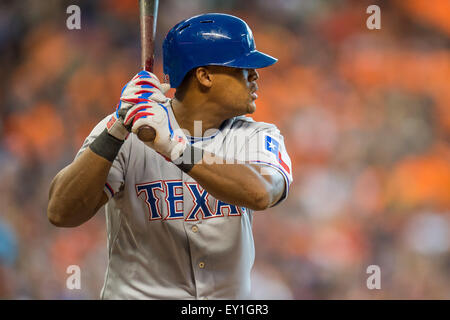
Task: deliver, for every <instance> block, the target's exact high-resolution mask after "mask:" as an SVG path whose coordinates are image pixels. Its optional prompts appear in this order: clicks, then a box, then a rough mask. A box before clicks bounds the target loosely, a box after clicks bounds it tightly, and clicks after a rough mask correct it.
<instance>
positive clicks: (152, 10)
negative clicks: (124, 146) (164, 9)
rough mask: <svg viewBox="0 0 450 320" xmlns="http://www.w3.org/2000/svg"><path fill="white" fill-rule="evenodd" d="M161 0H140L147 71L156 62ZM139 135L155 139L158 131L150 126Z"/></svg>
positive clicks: (143, 58) (143, 60) (143, 139)
mask: <svg viewBox="0 0 450 320" xmlns="http://www.w3.org/2000/svg"><path fill="white" fill-rule="evenodd" d="M158 5H159V0H139V20H140V28H141V66H142V69H144V70H146V71H150V72H153V64H154V62H155V55H154V51H155V34H156V20H157V18H158ZM137 136H138V138H139V139H140V140H141V141H153V140H154V139H155V137H156V131H155V129H153V128H152V127H150V126H142V127H140V128H139V129H138V132H137Z"/></svg>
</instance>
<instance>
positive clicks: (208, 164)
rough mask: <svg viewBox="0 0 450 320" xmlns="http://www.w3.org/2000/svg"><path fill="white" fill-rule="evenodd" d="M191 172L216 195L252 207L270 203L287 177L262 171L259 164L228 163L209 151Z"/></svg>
mask: <svg viewBox="0 0 450 320" xmlns="http://www.w3.org/2000/svg"><path fill="white" fill-rule="evenodd" d="M189 175H190V176H191V177H192V178H194V179H195V180H196V181H197V182H198V183H199V184H200V185H201V186H202V187H203V188H205V189H206V190H207V191H208V193H210V194H211V195H212V196H214V197H215V198H217V199H219V200H221V201H224V202H227V203H229V204H233V205H238V206H244V207H247V208H250V209H253V210H264V209H266V208H268V207H270V206H271V205H272V204H274V203H275V202H276V201H278V200H279V198H280V197H281V195H282V192H283V190H284V180H283V181H280V179H276V178H274V177H267V176H264V175H262V174H261V172H260V168H259V167H258V166H255V165H252V164H226V163H225V160H224V159H223V158H221V157H218V156H215V155H213V154H211V153H207V152H205V153H204V155H203V158H202V161H201V162H199V163H197V164H195V165H194V166H193V167H192V169H191V170H190V171H189Z"/></svg>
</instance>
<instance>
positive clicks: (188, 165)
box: [173, 145, 203, 173]
mask: <svg viewBox="0 0 450 320" xmlns="http://www.w3.org/2000/svg"><path fill="white" fill-rule="evenodd" d="M202 158H203V149H200V148H196V147H193V146H191V145H189V146H188V147H186V149H184V151H183V154H182V155H181V156H180V157H179V158H178V159H175V160H174V161H173V163H174V164H175V165H176V166H177V167H178V168H180V170H181V171H183V172H185V173H189V171H191V169H192V168H193V167H194V165H195V164H196V163H197V162H199V161H201V160H202Z"/></svg>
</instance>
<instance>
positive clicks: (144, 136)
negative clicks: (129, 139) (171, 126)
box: [137, 126, 156, 142]
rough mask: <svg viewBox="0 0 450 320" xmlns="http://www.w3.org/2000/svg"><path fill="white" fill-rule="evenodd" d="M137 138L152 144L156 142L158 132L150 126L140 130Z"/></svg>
mask: <svg viewBox="0 0 450 320" xmlns="http://www.w3.org/2000/svg"><path fill="white" fill-rule="evenodd" d="M137 136H138V138H139V140H141V141H143V142H151V141H153V140H155V137H156V131H155V129H153V128H152V127H150V126H142V127H140V128H139V129H138V131H137Z"/></svg>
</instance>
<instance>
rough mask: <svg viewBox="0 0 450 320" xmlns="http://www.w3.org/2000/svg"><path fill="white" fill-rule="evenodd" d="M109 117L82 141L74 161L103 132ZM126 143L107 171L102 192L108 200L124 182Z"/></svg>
mask: <svg viewBox="0 0 450 320" xmlns="http://www.w3.org/2000/svg"><path fill="white" fill-rule="evenodd" d="M110 117H111V116H108V117H106V118H105V119H103V120H102V121H100V122H99V123H98V124H97V125H96V126H95V128H94V129H93V130H92V131H91V133H90V134H89V136H88V137H87V138H86V139H85V140H84V142H83V145H82V146H81V148H80V150H79V151H78V153H77V155H76V156H75V159H76V158H78V157H79V156H80V155H81V154H82V153H83V151H84V150H86V148H88V147H89V145H90V144H91V143H92V141H94V139H95V138H97V136H98V135H99V134H100V133H102V132H103V130H105V128H106V123H107V121H108V119H109V118H110ZM126 145H127V143H126V141H125V143H124V144H123V145H122V147H121V149H120V151H119V154H118V155H117V157H116V159H115V160H114V162H113V164H112V166H111V169H110V170H109V173H108V177H107V179H106V183H105V186H104V188H103V191H104V192H105V193H106V195H107V196H108V199H111V198H112V197H114V195H115V194H116V193H118V192H119V191H120V190H121V188H122V186H123V184H124V182H125V170H124V168H126V157H125V152H124V149H126V147H127V146H126Z"/></svg>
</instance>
